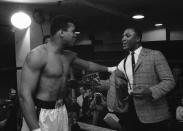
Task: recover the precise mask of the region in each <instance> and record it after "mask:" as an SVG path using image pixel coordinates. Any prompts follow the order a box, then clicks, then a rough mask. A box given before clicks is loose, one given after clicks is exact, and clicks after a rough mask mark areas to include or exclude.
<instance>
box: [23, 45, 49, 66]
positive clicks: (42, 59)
mask: <svg viewBox="0 0 183 131" xmlns="http://www.w3.org/2000/svg"><path fill="white" fill-rule="evenodd" d="M46 58H47V50H46V47H45V45H41V46H38V47H36V48H34V49H32V50H31V51H30V52H29V53H28V55H27V57H26V61H25V62H26V64H27V65H28V66H29V67H32V68H41V67H42V66H44V65H45V63H46Z"/></svg>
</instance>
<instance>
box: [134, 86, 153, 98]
mask: <svg viewBox="0 0 183 131" xmlns="http://www.w3.org/2000/svg"><path fill="white" fill-rule="evenodd" d="M132 95H133V96H135V97H151V98H152V92H151V90H150V89H149V88H145V89H143V90H142V91H141V92H139V93H135V92H132Z"/></svg>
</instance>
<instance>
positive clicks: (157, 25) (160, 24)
mask: <svg viewBox="0 0 183 131" xmlns="http://www.w3.org/2000/svg"><path fill="white" fill-rule="evenodd" d="M154 26H156V27H160V26H163V24H162V23H157V24H155V25H154Z"/></svg>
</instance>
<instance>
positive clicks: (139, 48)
mask: <svg viewBox="0 0 183 131" xmlns="http://www.w3.org/2000/svg"><path fill="white" fill-rule="evenodd" d="M141 50H142V46H140V47H138V48H137V49H136V50H135V51H134V54H137V55H139V54H140V51H141ZM130 54H131V51H130Z"/></svg>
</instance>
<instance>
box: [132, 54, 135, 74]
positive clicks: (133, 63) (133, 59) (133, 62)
mask: <svg viewBox="0 0 183 131" xmlns="http://www.w3.org/2000/svg"><path fill="white" fill-rule="evenodd" d="M131 58H132V73H133V75H134V69H135V57H134V52H131Z"/></svg>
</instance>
